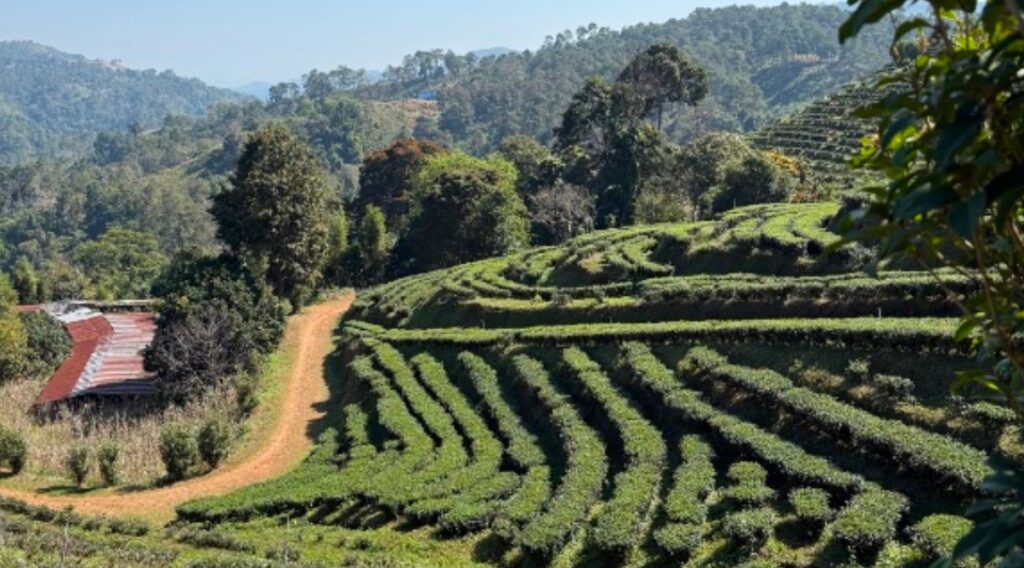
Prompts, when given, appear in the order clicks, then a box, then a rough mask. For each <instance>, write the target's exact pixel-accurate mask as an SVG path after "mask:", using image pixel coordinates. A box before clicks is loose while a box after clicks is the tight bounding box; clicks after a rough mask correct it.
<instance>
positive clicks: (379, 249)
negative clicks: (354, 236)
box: [359, 205, 391, 282]
mask: <svg viewBox="0 0 1024 568" xmlns="http://www.w3.org/2000/svg"><path fill="white" fill-rule="evenodd" d="M390 252H391V242H390V238H389V237H388V228H387V224H386V221H385V219H384V212H383V211H381V210H380V208H379V207H377V206H376V205H369V206H367V207H366V212H365V213H364V214H363V220H362V222H361V223H360V224H359V257H360V258H361V259H362V263H363V266H362V269H363V272H364V273H365V274H366V275H367V277H368V278H369V280H370V281H371V282H373V281H375V280H376V279H377V278H378V277H379V276H380V275H381V274H382V273H383V271H384V269H385V268H386V266H387V263H388V253H390Z"/></svg>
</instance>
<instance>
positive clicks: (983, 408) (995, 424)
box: [962, 402, 1017, 430]
mask: <svg viewBox="0 0 1024 568" xmlns="http://www.w3.org/2000/svg"><path fill="white" fill-rule="evenodd" d="M962 412H963V415H964V416H966V417H967V418H970V419H971V420H976V421H978V422H981V423H982V424H983V425H984V426H985V427H986V428H992V429H994V430H997V429H1000V428H1002V427H1004V426H1006V425H1007V424H1011V423H1013V421H1014V420H1016V419H1017V415H1016V414H1014V412H1013V410H1010V409H1009V408H1007V407H1005V406H1000V405H998V404H992V403H991V402H975V403H973V404H969V405H966V406H964V408H963V410H962Z"/></svg>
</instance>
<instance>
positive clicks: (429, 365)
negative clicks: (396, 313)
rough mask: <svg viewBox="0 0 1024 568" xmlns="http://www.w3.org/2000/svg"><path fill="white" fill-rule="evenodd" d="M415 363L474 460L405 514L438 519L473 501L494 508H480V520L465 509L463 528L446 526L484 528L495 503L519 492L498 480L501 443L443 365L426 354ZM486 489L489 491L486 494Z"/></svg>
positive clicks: (423, 380)
mask: <svg viewBox="0 0 1024 568" xmlns="http://www.w3.org/2000/svg"><path fill="white" fill-rule="evenodd" d="M412 363H413V365H414V366H415V367H416V369H417V371H418V372H419V376H420V379H421V380H422V382H423V384H424V385H426V387H427V388H428V389H429V390H430V392H431V393H433V395H434V396H435V397H436V398H437V400H438V401H440V403H441V405H442V406H444V407H445V409H446V410H447V411H448V413H449V414H450V415H451V416H452V417H453V418H454V420H455V423H456V425H457V426H458V427H459V428H460V429H461V431H462V432H463V434H464V435H465V437H466V439H467V440H468V442H469V448H470V455H471V459H470V461H469V463H468V465H467V466H466V467H464V468H462V469H460V470H457V471H455V472H454V473H452V474H450V475H448V476H447V477H445V478H444V479H442V480H440V481H439V482H438V483H436V484H434V485H433V487H432V488H431V490H430V498H428V499H425V500H420V501H417V502H416V503H413V504H412V505H411V506H409V507H408V508H407V509H406V511H405V512H406V513H407V514H409V515H411V516H413V517H418V518H428V519H436V518H437V516H439V515H443V514H444V513H446V512H448V511H450V510H452V509H454V508H455V506H456V505H458V504H460V503H464V502H466V501H469V500H475V501H487V502H488V503H491V505H492V506H491V508H490V510H488V508H487V507H486V506H484V505H483V504H481V505H480V506H478V507H477V508H476V509H477V513H478V514H479V516H478V517H470V516H468V515H467V514H466V509H463V512H462V513H461V514H460V515H459V519H460V521H461V522H462V523H463V524H462V525H457V524H455V523H453V522H452V520H453V519H452V518H449V519H448V522H447V523H445V525H446V527H447V528H449V529H453V530H468V529H473V528H478V527H480V526H483V525H484V524H485V523H487V522H489V521H490V518H491V517H492V516H493V501H492V500H493V499H496V498H500V497H503V496H505V495H507V494H508V492H510V491H511V490H512V489H514V488H515V485H511V486H510V484H509V483H508V479H507V477H502V478H499V477H498V470H499V469H500V467H501V457H502V453H503V450H502V446H501V442H499V441H498V439H497V438H495V437H494V435H493V434H492V433H491V430H490V428H489V427H488V426H487V424H486V423H485V422H484V420H483V419H482V418H481V417H480V415H479V414H477V413H476V411H475V410H474V409H473V407H472V406H471V405H470V404H469V401H467V400H466V397H465V396H464V395H463V394H462V392H461V391H460V390H459V389H458V388H456V387H455V385H453V384H452V383H451V381H450V380H449V379H448V375H447V373H446V372H445V369H444V367H443V366H442V365H441V363H439V362H438V361H437V360H436V359H434V358H433V357H431V356H430V355H428V354H426V353H421V354H419V355H416V356H415V357H414V358H413V359H412ZM496 480H497V481H496ZM513 481H514V480H513ZM485 487H486V488H487V490H484V488H485ZM467 490H472V491H473V492H474V495H473V498H471V497H470V496H469V495H468V494H467V493H466V491H467Z"/></svg>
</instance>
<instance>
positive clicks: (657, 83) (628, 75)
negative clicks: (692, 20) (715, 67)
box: [618, 43, 708, 130]
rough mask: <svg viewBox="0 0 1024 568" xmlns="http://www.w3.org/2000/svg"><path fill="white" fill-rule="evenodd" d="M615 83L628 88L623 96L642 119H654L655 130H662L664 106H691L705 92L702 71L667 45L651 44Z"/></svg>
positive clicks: (705, 86) (705, 79) (705, 84)
mask: <svg viewBox="0 0 1024 568" xmlns="http://www.w3.org/2000/svg"><path fill="white" fill-rule="evenodd" d="M618 82H619V83H621V84H625V85H628V86H629V88H628V89H627V90H626V91H625V92H624V96H626V97H629V98H630V99H632V100H633V101H632V102H634V103H635V104H636V105H638V110H639V111H640V112H641V113H642V114H643V115H644V116H652V115H653V116H656V117H657V126H658V130H661V129H662V121H663V118H664V114H665V106H666V105H668V104H671V103H685V104H689V105H694V104H696V102H697V101H700V100H701V99H703V98H704V97H705V96H706V95H707V93H708V80H707V75H706V74H705V73H704V70H703V69H701V68H700V67H697V66H696V65H694V64H693V63H691V62H690V60H689V59H687V58H686V56H684V55H683V52H682V51H680V49H679V48H678V47H676V46H674V45H672V44H668V43H659V44H655V45H652V46H651V47H649V48H647V50H646V51H644V52H643V53H641V54H640V55H638V56H636V57H635V58H633V60H632V61H630V62H629V65H627V66H626V68H625V69H623V70H622V73H620V74H619V80H618Z"/></svg>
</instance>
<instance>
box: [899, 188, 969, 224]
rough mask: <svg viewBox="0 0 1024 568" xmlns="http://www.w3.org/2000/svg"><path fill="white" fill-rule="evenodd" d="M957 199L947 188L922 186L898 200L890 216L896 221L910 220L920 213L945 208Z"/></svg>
mask: <svg viewBox="0 0 1024 568" xmlns="http://www.w3.org/2000/svg"><path fill="white" fill-rule="evenodd" d="M958 197H959V196H958V195H957V194H956V192H954V191H953V190H952V189H950V188H948V187H935V186H932V185H923V186H921V187H918V188H917V189H915V190H913V191H911V192H910V193H909V194H908V195H907V196H906V197H904V198H902V199H900V200H898V201H897V202H896V203H895V204H894V206H893V212H892V214H893V217H895V218H896V219H901V220H903V219H911V218H913V217H915V216H917V215H920V214H921V213H927V212H929V211H934V210H935V209H939V208H941V207H945V206H946V205H949V204H950V203H953V202H955V201H956V200H957V199H958Z"/></svg>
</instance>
